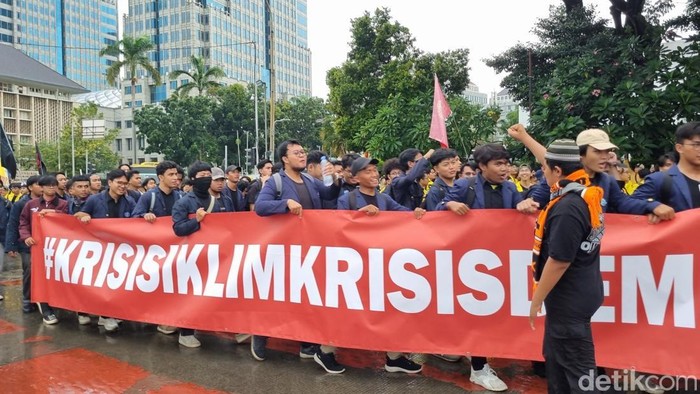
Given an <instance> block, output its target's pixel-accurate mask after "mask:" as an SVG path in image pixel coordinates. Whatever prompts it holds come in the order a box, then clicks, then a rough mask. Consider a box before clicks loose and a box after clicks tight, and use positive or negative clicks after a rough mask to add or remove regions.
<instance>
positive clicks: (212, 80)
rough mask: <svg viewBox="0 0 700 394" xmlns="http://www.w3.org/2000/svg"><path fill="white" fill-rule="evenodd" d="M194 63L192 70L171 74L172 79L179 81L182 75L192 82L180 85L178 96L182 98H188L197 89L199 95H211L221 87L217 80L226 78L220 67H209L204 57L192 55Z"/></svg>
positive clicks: (191, 59)
mask: <svg viewBox="0 0 700 394" xmlns="http://www.w3.org/2000/svg"><path fill="white" fill-rule="evenodd" d="M190 61H191V62H192V70H191V71H186V70H175V71H173V72H171V73H170V79H177V78H179V77H180V76H182V75H186V76H188V77H189V78H190V79H191V80H192V81H190V83H187V84H184V85H180V86H179V87H178V88H177V92H178V94H180V95H181V96H187V95H188V94H190V92H191V91H192V89H197V93H198V94H200V95H202V94H205V93H207V94H208V93H210V90H213V89H216V88H218V87H220V86H221V84H220V83H219V82H216V79H221V78H225V77H226V73H225V72H224V69H223V68H221V67H218V66H214V67H207V65H206V64H205V60H204V58H202V57H197V56H194V55H192V57H191V58H190Z"/></svg>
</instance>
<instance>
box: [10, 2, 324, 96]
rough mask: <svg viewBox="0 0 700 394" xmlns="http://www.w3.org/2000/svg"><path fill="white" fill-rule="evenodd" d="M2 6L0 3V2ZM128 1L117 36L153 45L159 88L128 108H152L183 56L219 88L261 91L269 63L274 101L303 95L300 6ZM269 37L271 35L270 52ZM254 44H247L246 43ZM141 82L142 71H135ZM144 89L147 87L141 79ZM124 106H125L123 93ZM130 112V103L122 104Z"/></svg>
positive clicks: (303, 17) (307, 61) (307, 64)
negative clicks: (203, 67) (208, 72)
mask: <svg viewBox="0 0 700 394" xmlns="http://www.w3.org/2000/svg"><path fill="white" fill-rule="evenodd" d="M0 1H2V0H0ZM265 3H266V0H129V13H128V16H127V17H126V19H125V24H124V35H126V36H141V35H146V36H148V37H150V38H151V41H152V42H153V43H154V44H155V45H156V51H154V52H153V53H152V54H151V61H152V62H153V64H154V65H155V67H156V68H158V70H159V71H160V74H161V76H162V77H163V78H162V82H163V84H162V85H161V86H154V87H153V88H151V87H149V86H144V87H140V88H137V92H136V93H137V94H138V95H139V96H138V97H137V98H136V101H137V102H136V103H134V106H135V107H138V106H140V105H145V104H148V103H153V102H160V101H163V100H165V99H166V98H167V97H169V96H170V94H171V93H172V91H174V90H175V89H177V87H178V86H180V85H182V84H184V83H187V82H188V81H187V80H186V79H185V77H183V78H182V80H178V81H171V80H169V79H168V78H167V75H168V74H169V73H170V72H172V71H174V70H189V69H191V67H192V66H191V61H190V56H191V55H196V56H201V57H203V58H204V59H206V61H207V65H209V66H219V67H221V68H223V70H224V72H225V73H226V76H227V78H226V80H225V81H222V82H224V83H235V82H237V81H240V82H244V83H253V82H254V81H256V80H260V81H262V82H265V83H266V84H267V86H269V74H270V73H269V69H270V65H271V62H272V61H273V60H274V66H275V71H276V80H277V82H276V87H277V97H278V99H284V98H288V97H293V96H310V95H311V51H310V50H309V48H308V38H307V26H308V23H307V5H306V0H272V1H269V3H270V7H266V6H265ZM271 32H274V43H275V44H274V51H272V48H271V46H272V44H271V42H272V40H271V34H270V33H271ZM253 43H254V44H253ZM139 72H140V73H141V75H138V77H139V78H141V77H144V76H145V75H143V71H139ZM145 81H146V83H144V85H149V84H151V83H152V81H149V80H148V78H147V79H146V80H145ZM124 89H125V91H124V93H125V95H124V97H125V100H128V99H129V96H128V94H129V93H130V92H127V91H126V90H130V89H131V87H130V86H125V87H124ZM126 105H127V106H130V105H131V103H128V102H127V103H126Z"/></svg>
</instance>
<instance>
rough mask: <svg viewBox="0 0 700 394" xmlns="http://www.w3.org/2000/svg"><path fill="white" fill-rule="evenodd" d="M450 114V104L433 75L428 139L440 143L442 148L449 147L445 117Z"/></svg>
mask: <svg viewBox="0 0 700 394" xmlns="http://www.w3.org/2000/svg"><path fill="white" fill-rule="evenodd" d="M451 114H452V110H451V109H450V105H449V104H447V100H445V95H444V94H443V93H442V88H441V87H440V81H438V77H437V75H435V93H434V94H433V120H432V121H431V122H430V139H433V140H435V141H437V142H439V143H440V146H441V147H443V148H449V147H450V145H449V144H448V143H447V125H446V124H445V122H446V121H447V117H448V116H450V115H451Z"/></svg>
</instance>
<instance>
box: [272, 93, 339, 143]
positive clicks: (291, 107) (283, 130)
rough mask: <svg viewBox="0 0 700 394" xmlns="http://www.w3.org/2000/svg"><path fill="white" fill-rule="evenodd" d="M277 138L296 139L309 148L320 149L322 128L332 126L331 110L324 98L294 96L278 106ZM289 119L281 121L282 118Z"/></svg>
mask: <svg viewBox="0 0 700 394" xmlns="http://www.w3.org/2000/svg"><path fill="white" fill-rule="evenodd" d="M277 118H278V119H277V121H278V122H279V123H278V124H277V126H276V127H275V130H276V133H277V137H276V138H277V140H278V141H284V140H287V139H295V140H297V141H299V142H301V145H302V146H305V147H307V148H308V149H320V148H322V147H324V146H323V143H322V141H321V130H322V129H323V128H324V127H330V112H329V111H328V109H327V108H326V105H325V103H324V102H323V99H321V98H318V97H293V98H292V99H290V100H288V101H285V102H282V103H280V104H279V105H278V106H277ZM284 119H287V120H286V121H283V122H280V120H284Z"/></svg>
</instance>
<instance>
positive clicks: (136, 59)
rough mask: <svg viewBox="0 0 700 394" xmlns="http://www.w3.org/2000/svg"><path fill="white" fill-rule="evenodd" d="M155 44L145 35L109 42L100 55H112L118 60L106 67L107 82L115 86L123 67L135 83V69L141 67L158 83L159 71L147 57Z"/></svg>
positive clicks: (132, 82)
mask: <svg viewBox="0 0 700 394" xmlns="http://www.w3.org/2000/svg"><path fill="white" fill-rule="evenodd" d="M154 48H155V45H153V43H152V42H151V40H150V39H149V38H148V37H147V36H141V37H136V38H134V37H129V36H126V37H124V38H122V39H121V40H119V41H117V42H115V43H114V44H110V45H108V46H107V47H105V48H103V49H102V50H101V51H100V56H104V55H109V56H114V57H116V58H117V59H118V60H117V61H115V62H113V63H112V64H111V65H110V66H109V67H108V68H107V82H109V84H110V85H113V86H117V84H118V83H119V73H120V71H121V70H122V69H125V70H126V71H127V72H128V73H129V75H131V84H132V85H134V84H136V70H137V69H139V68H143V69H144V70H146V71H148V72H149V73H150V74H151V76H152V77H153V81H154V82H155V84H156V85H160V73H159V72H158V70H157V69H156V68H155V67H153V65H152V64H151V61H150V60H149V59H148V52H149V51H151V50H153V49H154Z"/></svg>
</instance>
